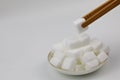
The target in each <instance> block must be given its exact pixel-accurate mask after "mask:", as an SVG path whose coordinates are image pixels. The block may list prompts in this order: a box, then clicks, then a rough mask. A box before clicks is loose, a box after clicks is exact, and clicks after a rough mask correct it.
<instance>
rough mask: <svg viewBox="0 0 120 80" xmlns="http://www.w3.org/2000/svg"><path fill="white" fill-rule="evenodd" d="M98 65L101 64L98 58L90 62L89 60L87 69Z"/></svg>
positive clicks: (86, 65)
mask: <svg viewBox="0 0 120 80" xmlns="http://www.w3.org/2000/svg"><path fill="white" fill-rule="evenodd" d="M98 65H99V62H98V60H97V59H93V60H92V61H89V62H87V63H86V64H85V69H86V70H90V69H92V68H94V67H96V66H98Z"/></svg>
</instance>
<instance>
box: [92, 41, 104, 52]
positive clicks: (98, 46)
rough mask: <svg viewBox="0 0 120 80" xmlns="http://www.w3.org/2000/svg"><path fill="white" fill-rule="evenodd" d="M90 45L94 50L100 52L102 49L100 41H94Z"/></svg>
mask: <svg viewBox="0 0 120 80" xmlns="http://www.w3.org/2000/svg"><path fill="white" fill-rule="evenodd" d="M90 45H91V46H92V47H93V49H94V50H95V51H96V52H98V51H99V50H100V49H101V48H102V45H103V44H102V42H101V41H98V40H96V39H95V40H92V41H91V43H90Z"/></svg>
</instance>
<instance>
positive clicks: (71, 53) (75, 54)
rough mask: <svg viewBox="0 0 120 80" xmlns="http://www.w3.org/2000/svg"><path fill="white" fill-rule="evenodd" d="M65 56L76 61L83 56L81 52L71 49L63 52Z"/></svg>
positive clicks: (80, 50)
mask: <svg viewBox="0 0 120 80" xmlns="http://www.w3.org/2000/svg"><path fill="white" fill-rule="evenodd" d="M65 53H66V55H67V56H71V57H75V58H76V59H77V58H78V57H79V56H80V55H82V54H83V50H82V49H80V48H78V49H72V50H68V51H66V52H65Z"/></svg>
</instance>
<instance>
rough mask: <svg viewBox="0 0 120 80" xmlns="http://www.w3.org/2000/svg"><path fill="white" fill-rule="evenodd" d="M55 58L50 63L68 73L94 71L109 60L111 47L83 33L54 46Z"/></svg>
mask: <svg viewBox="0 0 120 80" xmlns="http://www.w3.org/2000/svg"><path fill="white" fill-rule="evenodd" d="M52 51H53V52H54V55H53V57H52V58H51V59H50V63H51V64H52V65H53V66H55V67H57V68H60V69H63V70H68V71H75V72H78V71H84V70H90V69H93V68H95V67H97V66H99V65H100V64H102V63H104V62H105V61H106V60H107V59H108V53H109V47H108V46H106V45H105V44H103V43H102V42H101V41H99V40H97V39H90V37H89V35H87V34H85V33H81V34H79V35H77V36H74V37H72V38H69V39H65V40H63V41H61V42H60V43H58V44H56V45H54V46H53V48H52Z"/></svg>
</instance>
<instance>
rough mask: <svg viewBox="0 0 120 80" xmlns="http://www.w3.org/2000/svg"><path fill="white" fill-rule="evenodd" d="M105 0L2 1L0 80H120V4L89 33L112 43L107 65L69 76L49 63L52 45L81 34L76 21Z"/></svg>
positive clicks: (92, 26) (93, 26) (98, 21)
mask: <svg viewBox="0 0 120 80" xmlns="http://www.w3.org/2000/svg"><path fill="white" fill-rule="evenodd" d="M103 2H104V0H0V80H113V79H115V80H119V78H120V62H119V61H120V6H118V7H116V8H115V9H113V10H112V11H110V12H109V13H108V14H106V15H105V16H103V17H102V18H100V19H99V20H97V21H96V22H94V23H93V24H91V25H90V26H89V27H90V28H89V30H88V31H87V33H88V34H89V35H90V36H91V37H97V38H98V39H100V40H101V41H103V42H104V43H106V44H107V45H109V46H110V48H111V52H110V58H109V61H108V63H107V64H106V65H104V67H102V68H101V69H100V70H98V71H97V72H95V73H92V74H89V75H85V76H67V75H63V74H60V73H58V72H56V71H54V70H52V69H51V68H50V67H49V66H48V63H47V55H48V52H49V51H50V49H51V46H52V45H53V44H55V43H57V42H59V41H61V40H63V39H64V38H65V37H69V36H73V35H75V34H77V32H76V31H75V26H74V25H73V21H74V20H76V19H77V18H80V17H82V16H83V15H85V14H86V13H88V12H89V11H91V10H92V9H94V8H95V7H96V6H98V5H100V4H101V3H103Z"/></svg>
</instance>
